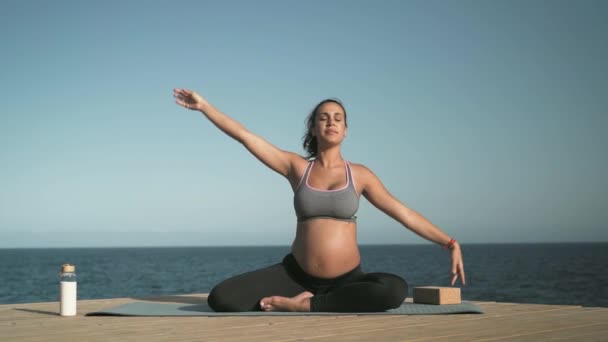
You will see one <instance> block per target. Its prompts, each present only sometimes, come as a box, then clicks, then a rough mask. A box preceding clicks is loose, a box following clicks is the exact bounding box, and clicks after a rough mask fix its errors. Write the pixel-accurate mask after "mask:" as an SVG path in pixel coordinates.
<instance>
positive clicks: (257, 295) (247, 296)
mask: <svg viewBox="0 0 608 342" xmlns="http://www.w3.org/2000/svg"><path fill="white" fill-rule="evenodd" d="M304 291H310V292H312V293H313V294H314V296H313V297H311V299H310V311H325V312H375V311H385V310H388V309H393V308H396V307H399V306H400V305H401V303H403V301H404V300H405V297H407V283H406V282H405V280H403V279H402V278H401V277H398V276H396V275H394V274H390V273H364V272H363V271H362V270H361V267H360V266H357V267H356V268H355V269H353V270H352V271H350V272H348V273H346V274H343V275H341V276H339V277H336V278H331V279H325V278H317V277H313V276H311V275H309V274H307V273H306V272H304V270H302V268H300V265H298V263H297V262H296V259H295V258H294V256H293V255H292V254H288V255H287V256H285V258H284V259H283V262H282V263H278V264H275V265H272V266H269V267H266V268H262V269H259V270H257V271H253V272H248V273H244V274H241V275H237V276H235V277H232V278H229V279H226V280H224V281H223V282H221V283H219V284H218V285H216V286H215V287H214V288H213V289H212V290H211V292H210V293H209V297H208V298H207V302H208V303H209V306H210V307H211V308H212V309H213V310H215V311H216V312H236V311H260V310H261V308H260V305H259V302H260V300H261V299H262V298H264V297H269V296H283V297H293V296H296V295H298V294H300V293H302V292H304Z"/></svg>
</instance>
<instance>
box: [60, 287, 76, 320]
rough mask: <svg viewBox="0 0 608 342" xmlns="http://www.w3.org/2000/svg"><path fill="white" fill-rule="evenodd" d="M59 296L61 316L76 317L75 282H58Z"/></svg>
mask: <svg viewBox="0 0 608 342" xmlns="http://www.w3.org/2000/svg"><path fill="white" fill-rule="evenodd" d="M60 284H61V285H60V287H61V288H60V290H61V295H60V299H59V303H60V310H59V314H60V315H61V316H76V282H75V281H62V282H60Z"/></svg>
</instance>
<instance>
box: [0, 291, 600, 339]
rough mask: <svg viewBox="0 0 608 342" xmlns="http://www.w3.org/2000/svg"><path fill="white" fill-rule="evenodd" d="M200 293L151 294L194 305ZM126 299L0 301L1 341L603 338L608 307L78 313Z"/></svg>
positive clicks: (503, 305) (500, 305)
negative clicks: (67, 304)
mask: <svg viewBox="0 0 608 342" xmlns="http://www.w3.org/2000/svg"><path fill="white" fill-rule="evenodd" d="M205 296H206V295H205V294H196V295H187V296H186V295H184V296H166V297H155V298H150V299H152V300H155V301H165V302H173V303H190V304H196V303H200V301H201V300H202V298H204V297H205ZM139 300H141V298H139ZM410 300H411V298H408V301H410ZM131 301H134V299H133V298H118V299H99V300H80V301H79V302H78V312H79V313H78V316H75V317H61V316H59V315H58V312H59V304H58V303H57V302H49V303H31V304H8V305H0V341H62V342H65V341H264V342H267V341H450V342H454V341H608V308H593V307H580V306H571V305H538V304H514V303H494V302H475V303H477V304H478V305H479V306H480V307H481V308H482V309H483V310H484V311H485V314H482V315H478V314H459V315H427V316H298V317H270V316H265V317H259V316H258V317H85V316H84V314H86V313H87V312H91V311H97V310H100V309H103V308H108V307H111V306H114V305H119V304H123V303H128V302H131Z"/></svg>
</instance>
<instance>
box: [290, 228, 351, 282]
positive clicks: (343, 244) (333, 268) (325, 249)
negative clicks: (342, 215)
mask: <svg viewBox="0 0 608 342" xmlns="http://www.w3.org/2000/svg"><path fill="white" fill-rule="evenodd" d="M292 253H293V255H294V257H295V258H296V261H297V262H298V264H299V265H300V267H301V268H302V269H303V270H304V271H306V273H308V274H310V275H312V276H315V277H318V278H335V277H337V276H340V275H342V274H344V273H347V272H349V271H351V270H352V269H354V268H355V267H357V266H358V265H359V263H360V262H361V257H360V255H359V248H358V246H357V227H356V224H355V223H352V222H344V221H337V220H332V219H315V220H309V221H306V222H300V223H298V228H297V232H296V238H295V240H294V242H293V245H292Z"/></svg>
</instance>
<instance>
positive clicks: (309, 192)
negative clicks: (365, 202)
mask: <svg viewBox="0 0 608 342" xmlns="http://www.w3.org/2000/svg"><path fill="white" fill-rule="evenodd" d="M314 163H315V161H314V160H313V161H310V162H308V165H307V166H306V171H304V175H302V178H301V179H300V184H298V187H297V188H296V190H295V192H294V195H293V206H294V208H295V209H296V216H297V217H298V222H302V221H306V220H310V219H314V218H332V219H336V220H341V221H349V222H355V221H356V220H357V217H356V216H355V214H356V213H357V210H358V209H359V195H357V191H356V190H355V182H354V181H353V176H352V172H351V169H350V165H349V164H348V162H346V161H344V164H345V165H346V178H347V181H346V186H344V187H343V188H342V189H337V190H320V189H315V188H312V187H311V186H310V185H308V176H309V175H310V170H311V169H312V166H313V165H314Z"/></svg>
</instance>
